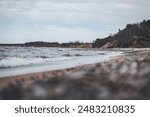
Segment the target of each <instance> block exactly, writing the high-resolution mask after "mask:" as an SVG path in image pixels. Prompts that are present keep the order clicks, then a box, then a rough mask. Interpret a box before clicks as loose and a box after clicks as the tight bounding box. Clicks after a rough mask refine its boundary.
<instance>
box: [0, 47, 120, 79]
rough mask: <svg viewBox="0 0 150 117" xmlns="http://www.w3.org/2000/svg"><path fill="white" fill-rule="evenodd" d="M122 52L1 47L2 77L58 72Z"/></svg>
mask: <svg viewBox="0 0 150 117" xmlns="http://www.w3.org/2000/svg"><path fill="white" fill-rule="evenodd" d="M122 53H123V52H121V51H111V50H100V49H85V48H84V49H83V48H50V47H9V46H6V47H5V46H1V47H0V77H7V76H15V75H21V74H27V73H34V72H42V71H50V70H58V69H64V68H70V67H75V66H78V65H84V64H92V63H98V62H102V61H107V60H109V59H112V58H114V57H116V56H118V55H121V54H122Z"/></svg>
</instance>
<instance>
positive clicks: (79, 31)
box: [0, 0, 150, 43]
mask: <svg viewBox="0 0 150 117" xmlns="http://www.w3.org/2000/svg"><path fill="white" fill-rule="evenodd" d="M149 6H150V0H0V43H24V42H30V41H45V42H60V43H62V42H69V41H77V40H78V41H81V42H92V41H93V40H95V39H96V38H103V37H107V36H109V35H110V34H115V33H117V32H118V29H123V28H125V26H126V24H128V23H137V22H141V21H143V19H146V20H147V19H150V7H149Z"/></svg>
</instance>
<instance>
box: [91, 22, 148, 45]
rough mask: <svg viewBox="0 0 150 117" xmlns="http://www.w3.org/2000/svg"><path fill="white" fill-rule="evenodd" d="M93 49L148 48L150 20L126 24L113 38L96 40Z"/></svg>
mask: <svg viewBox="0 0 150 117" xmlns="http://www.w3.org/2000/svg"><path fill="white" fill-rule="evenodd" d="M92 46H93V47H94V48H130V47H131V48H147V47H150V20H147V21H145V20H144V21H143V22H141V23H136V24H127V25H126V28H124V29H123V30H120V29H119V32H118V33H117V34H115V35H113V36H109V37H106V38H103V39H99V38H98V39H96V40H95V41H94V43H93V45H92Z"/></svg>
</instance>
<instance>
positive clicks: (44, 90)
mask: <svg viewBox="0 0 150 117" xmlns="http://www.w3.org/2000/svg"><path fill="white" fill-rule="evenodd" d="M149 84H150V49H144V48H143V49H128V50H126V52H125V54H124V55H121V56H118V57H115V58H113V59H111V60H109V61H105V62H100V63H96V64H89V65H82V66H77V67H73V68H67V69H62V70H54V71H46V72H38V73H31V74H24V75H18V76H12V77H5V78H0V99H150V85H149Z"/></svg>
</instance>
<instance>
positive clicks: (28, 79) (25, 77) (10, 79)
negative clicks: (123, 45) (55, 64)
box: [0, 48, 150, 88]
mask: <svg viewBox="0 0 150 117" xmlns="http://www.w3.org/2000/svg"><path fill="white" fill-rule="evenodd" d="M143 49H144V50H145V51H148V50H150V49H148V48H143ZM143 49H142V50H141V49H134V51H133V50H131V48H129V49H119V51H120V50H123V51H124V53H123V54H121V55H117V56H115V57H113V58H110V59H108V60H104V61H100V62H97V63H91V64H83V65H77V66H74V67H68V68H62V69H56V70H47V71H39V72H34V73H26V74H20V75H14V76H6V77H1V78H0V88H3V87H5V86H6V85H7V84H9V83H14V84H16V82H18V81H19V82H20V81H23V82H24V83H23V84H32V83H34V82H36V81H38V80H42V79H43V78H44V77H49V78H53V77H58V76H63V75H66V74H69V73H70V72H71V73H72V72H77V71H79V70H82V69H84V68H86V67H92V66H96V65H97V64H108V63H111V62H114V61H118V60H122V61H124V59H125V58H126V57H128V56H129V54H134V53H138V52H141V51H143ZM113 50H116V51H118V50H117V49H113ZM107 51H110V50H109V49H108V50H107Z"/></svg>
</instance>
